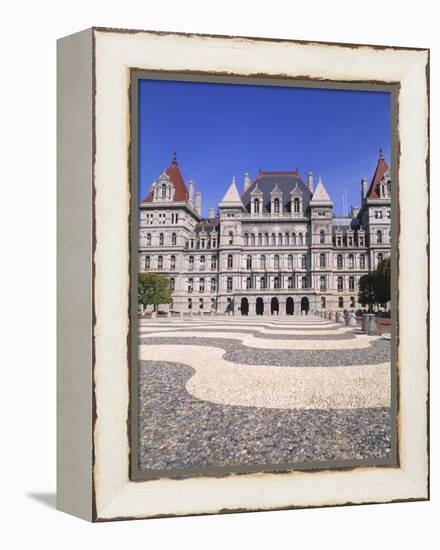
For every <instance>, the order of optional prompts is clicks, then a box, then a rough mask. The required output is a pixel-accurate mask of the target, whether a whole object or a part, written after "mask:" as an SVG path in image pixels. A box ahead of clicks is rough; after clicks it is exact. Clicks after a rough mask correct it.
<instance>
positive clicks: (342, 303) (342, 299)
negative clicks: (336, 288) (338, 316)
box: [339, 296, 344, 307]
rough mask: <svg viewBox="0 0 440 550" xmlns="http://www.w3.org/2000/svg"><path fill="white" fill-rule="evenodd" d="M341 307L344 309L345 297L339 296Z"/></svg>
mask: <svg viewBox="0 0 440 550" xmlns="http://www.w3.org/2000/svg"><path fill="white" fill-rule="evenodd" d="M339 307H344V297H343V296H339Z"/></svg>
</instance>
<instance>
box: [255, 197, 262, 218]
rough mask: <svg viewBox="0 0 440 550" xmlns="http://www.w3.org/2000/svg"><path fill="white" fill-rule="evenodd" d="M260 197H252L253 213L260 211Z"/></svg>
mask: <svg viewBox="0 0 440 550" xmlns="http://www.w3.org/2000/svg"><path fill="white" fill-rule="evenodd" d="M260 204H261V203H260V199H254V212H255V214H259V213H260V211H261V210H260Z"/></svg>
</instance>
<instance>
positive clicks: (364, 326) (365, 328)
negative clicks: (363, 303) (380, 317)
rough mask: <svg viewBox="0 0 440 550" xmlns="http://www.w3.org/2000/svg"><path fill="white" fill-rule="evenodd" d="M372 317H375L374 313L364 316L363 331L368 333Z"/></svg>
mask: <svg viewBox="0 0 440 550" xmlns="http://www.w3.org/2000/svg"><path fill="white" fill-rule="evenodd" d="M371 317H375V315H374V313H364V314H363V315H362V330H363V332H368V325H369V324H370V319H371Z"/></svg>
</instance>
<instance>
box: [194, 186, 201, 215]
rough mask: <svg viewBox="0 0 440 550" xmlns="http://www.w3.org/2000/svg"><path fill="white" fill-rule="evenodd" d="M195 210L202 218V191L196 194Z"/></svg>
mask: <svg viewBox="0 0 440 550" xmlns="http://www.w3.org/2000/svg"><path fill="white" fill-rule="evenodd" d="M195 210H196V212H197V214H198V215H199V216H201V214H202V193H200V191H198V192H197V193H196V205H195Z"/></svg>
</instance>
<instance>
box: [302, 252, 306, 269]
mask: <svg viewBox="0 0 440 550" xmlns="http://www.w3.org/2000/svg"><path fill="white" fill-rule="evenodd" d="M306 265H307V257H306V255H305V254H303V255H302V256H301V268H302V269H306Z"/></svg>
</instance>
